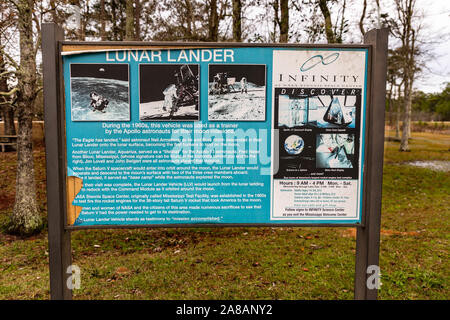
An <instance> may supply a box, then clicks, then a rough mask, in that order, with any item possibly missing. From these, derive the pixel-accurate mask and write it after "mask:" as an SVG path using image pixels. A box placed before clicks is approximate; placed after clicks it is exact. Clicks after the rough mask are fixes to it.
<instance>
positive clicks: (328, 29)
mask: <svg viewBox="0 0 450 320" xmlns="http://www.w3.org/2000/svg"><path fill="white" fill-rule="evenodd" d="M327 1H328V0H319V8H320V11H321V12H322V15H323V18H324V20H325V34H326V36H327V41H328V43H336V36H335V34H334V32H333V24H332V22H331V14H330V10H329V9H328V6H327Z"/></svg>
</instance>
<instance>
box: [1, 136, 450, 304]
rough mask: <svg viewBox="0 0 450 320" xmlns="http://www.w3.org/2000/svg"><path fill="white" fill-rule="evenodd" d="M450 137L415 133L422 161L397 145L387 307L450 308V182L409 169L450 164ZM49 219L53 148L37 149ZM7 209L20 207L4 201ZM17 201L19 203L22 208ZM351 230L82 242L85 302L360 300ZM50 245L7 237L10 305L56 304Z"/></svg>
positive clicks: (110, 235)
mask: <svg viewBox="0 0 450 320" xmlns="http://www.w3.org/2000/svg"><path fill="white" fill-rule="evenodd" d="M449 143H450V141H449V136H448V135H439V134H429V133H417V134H414V136H413V139H411V148H412V151H411V152H403V153H401V152H398V143H396V142H387V143H386V148H385V167H384V175H383V203H382V236H381V248H380V268H381V273H382V283H383V285H382V287H381V290H380V291H379V297H380V299H449V298H450V294H449V284H450V281H449V277H448V270H450V266H449V262H448V261H450V259H449V240H450V239H449V235H450V232H449V221H450V216H449V215H450V211H449V209H448V208H449V207H450V199H449V196H448V195H449V194H450V174H449V172H437V171H432V170H429V169H424V168H416V167H413V166H409V165H407V164H405V163H406V162H408V161H413V160H441V161H449V160H450V159H449V153H450V152H449V147H450V145H449ZM35 156H36V158H37V163H36V168H37V169H36V176H37V183H38V186H39V187H40V190H39V195H38V197H39V201H40V206H41V209H42V210H43V212H45V207H46V205H45V188H44V186H45V171H44V169H43V168H44V162H43V161H44V157H43V149H42V147H40V148H38V149H37V150H36V153H35ZM14 161H15V160H14V157H13V155H11V154H0V168H1V169H0V171H2V177H5V178H3V179H2V181H0V224H4V222H5V221H7V218H6V215H7V213H8V212H9V210H11V208H12V202H11V201H12V200H13V199H14V187H13V185H14V168H15V163H14ZM4 199H5V200H6V201H8V202H4ZM11 199H12V200H11ZM352 231H353V229H348V228H182V229H123V230H84V231H77V232H73V233H72V249H73V252H72V256H73V262H74V264H76V265H78V266H79V267H80V268H81V288H80V289H77V290H75V291H74V298H75V299H352V298H353V276H354V256H355V244H356V242H355V238H354V237H353V236H352V235H353V233H352ZM47 245H48V242H47V234H46V232H43V233H42V234H41V235H38V236H34V237H31V238H27V239H21V238H18V237H15V236H9V235H6V234H4V233H0V299H48V297H49V274H48V246H47Z"/></svg>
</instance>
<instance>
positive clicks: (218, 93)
mask: <svg viewBox="0 0 450 320" xmlns="http://www.w3.org/2000/svg"><path fill="white" fill-rule="evenodd" d="M42 33H43V36H42V47H43V65H44V103H45V124H46V126H45V141H46V157H47V197H48V228H49V231H48V232H49V251H50V252H49V255H50V261H49V262H50V289H51V290H50V291H51V298H52V299H71V298H72V292H71V289H70V288H71V287H72V286H71V285H70V281H71V279H72V277H71V270H72V268H71V244H70V232H71V231H75V230H80V229H99V228H132V227H139V228H142V227H205V226H206V227H228V226H233V227H239V226H246V227H258V226H261V227H267V226H270V227H285V226H287V227H305V226H314V227H315V226H321V227H330V226H332V227H356V228H357V249H356V269H355V299H376V292H377V289H376V288H373V287H370V288H368V287H367V285H366V282H367V280H368V279H369V277H368V274H367V272H368V267H369V266H372V265H374V266H378V256H379V240H380V239H379V232H380V214H381V182H382V180H381V179H382V169H383V138H384V103H385V83H386V61H387V36H388V32H387V29H381V30H372V31H370V32H368V33H367V34H366V36H365V43H364V44H360V45H297V44H244V43H148V42H99V43H98V42H95V43H94V42H69V41H64V34H63V30H62V28H60V27H59V26H57V25H55V24H53V23H45V24H43V26H42ZM63 56H64V57H63ZM180 61H184V62H183V63H180ZM336 61H337V62H336ZM230 83H231V85H230ZM102 88H109V89H108V90H110V91H109V92H107V91H105V92H101V90H102ZM110 88H115V89H114V90H111V89H110ZM104 90H106V89H104ZM97 91H98V92H97ZM162 93H163V94H164V95H163V94H162ZM103 95H104V96H103ZM230 96H233V99H229V97H230ZM108 99H109V100H108ZM110 100H111V101H110ZM218 101H219V102H220V103H218ZM230 101H231V102H230ZM233 101H239V107H238V110H239V111H241V109H242V108H248V110H247V109H246V111H251V112H246V113H242V112H237V113H235V114H232V113H231V111H232V110H235V109H233V108H235V107H236V106H233V105H231V103H234V102H233ZM108 103H109V105H108ZM221 103H222V104H221ZM224 104H225V105H226V106H225V108H224V107H223V105H224ZM221 105H222V107H221ZM217 106H219V107H217ZM221 108H222V109H221ZM108 110H114V112H108ZM230 110H231V111H230ZM167 128H182V130H178V129H176V130H175V129H167ZM219 128H220V129H222V128H226V130H223V131H220V130H218V129H219ZM229 128H233V129H231V130H230V129H229ZM199 129H201V130H199ZM234 129H236V130H234ZM196 130H197V131H196ZM208 130H210V131H211V132H213V131H214V132H216V133H217V132H219V133H217V136H214V139H215V140H214V139H212V138H207V139H206V140H205V141H209V140H210V139H212V140H211V141H214V143H215V144H213V143H211V144H208V145H206V146H205V149H203V147H204V145H205V144H204V143H203V142H202V141H203V139H204V138H203V137H204V136H203V132H208ZM246 130H247V131H246ZM258 130H259V131H258ZM235 131H236V132H237V135H236V136H233V135H235V134H236V132H235ZM186 132H187V133H186ZM195 132H197V133H195ZM198 132H201V133H200V134H199V133H198ZM230 132H231V133H230ZM261 132H262V133H261ZM225 133H227V134H229V135H227V134H225ZM183 134H184V136H183ZM191 134H194V135H193V138H194V140H195V139H197V142H196V143H197V145H200V152H199V149H195V148H196V147H193V145H194V143H192V142H190V141H191ZM195 134H197V135H195ZM205 134H206V137H209V136H207V135H208V134H212V135H214V133H210V132H208V133H205ZM199 135H200V138H199ZM258 135H261V136H258ZM230 136H231V140H227V141H226V144H224V145H222V144H221V141H222V138H224V141H225V139H228V138H229V137H230ZM169 138H170V139H169ZM159 139H161V141H163V142H162V143H159V142H160V140H159ZM198 139H200V140H198ZM234 139H236V140H234ZM239 139H241V140H240V141H242V139H244V140H243V141H244V144H243V145H242V144H241V148H244V149H245V148H246V146H247V145H246V143H245V141H248V149H249V150H247V149H245V150H238V148H239V145H238V143H236V150H235V149H234V148H235V145H234V143H235V141H238V140H239ZM250 140H251V141H259V142H258V143H257V144H256V145H252V146H251V143H250ZM155 141H156V142H155ZM199 141H200V142H199ZM230 141H231V142H230ZM186 142H188V143H186ZM165 143H168V146H166V144H165ZM217 145H220V148H222V149H220V148H218V147H217ZM186 146H187V147H186ZM230 146H231V147H232V151H233V152H232V157H231V158H232V161H235V158H236V159H238V153H239V154H242V153H241V151H244V152H243V154H244V155H246V156H248V160H245V159H246V158H245V157H244V160H243V162H238V163H239V164H240V165H235V162H231V163H229V162H228V160H230V158H226V160H227V162H226V163H223V162H220V161H219V162H217V163H221V164H220V165H215V163H216V162H214V161H212V162H211V157H209V156H211V155H212V154H215V155H217V154H219V155H220V156H222V155H221V151H222V150H223V149H224V148H225V149H226V150H227V151H229V149H228V148H230ZM242 146H243V147H242ZM255 146H256V147H255ZM183 148H187V149H183ZM191 148H193V149H194V150H193V152H192V153H191V151H192V150H191ZM208 148H209V149H208ZM211 148H212V149H213V150H214V152H213V153H211V154H210V153H206V150H209V151H210V150H211ZM216 148H218V149H216ZM251 148H253V149H252V150H251V151H252V152H250V149H251ZM255 148H256V149H255ZM254 149H255V150H254ZM264 149H265V151H268V153H270V154H269V155H265V154H263V151H261V150H264ZM209 151H208V152H209ZM238 151H239V152H238ZM123 154H125V155H124V156H123ZM199 154H201V155H202V156H203V155H206V156H207V157H206V158H198V155H199ZM228 154H229V153H228ZM255 154H256V155H257V157H258V160H259V161H260V162H258V163H256V162H250V160H249V159H250V155H251V156H253V157H255V156H254V155H255ZM261 154H262V155H261ZM129 155H130V156H129ZM135 155H139V157H136V156H135ZM186 155H187V158H186ZM264 156H266V157H265V158H264ZM191 157H192V158H191ZM208 157H209V158H208ZM261 158H263V159H262V160H261ZM125 159H126V160H125ZM143 159H144V160H143ZM192 159H194V160H192ZM218 159H219V158H215V159H213V160H218ZM224 159H225V157H224V158H220V160H221V161H224ZM254 159H255V158H253V160H254ZM241 160H242V159H239V161H241ZM245 161H247V162H248V163H247V162H245ZM255 161H256V160H255ZM124 163H126V166H125V165H124ZM242 163H243V164H242ZM174 164H175V165H174ZM199 164H200V165H199ZM247 165H248V167H247ZM178 166H179V167H180V168H181V169H179V167H178ZM275 167H276V168H275ZM135 168H136V169H135ZM255 168H256V169H255ZM133 170H135V171H136V172H134V171H133ZM246 170H247V171H246ZM252 170H253V171H252ZM216 172H217V174H215V173H216ZM183 175H184V176H183ZM221 175H222V176H221ZM165 176H169V178H168V179H167V180H166V178H165ZM197 176H199V177H201V178H202V179H205V180H204V181H208V182H209V185H207V183H206V182H205V183H204V184H202V183H198V184H196V182H198V181H197V180H196V179H197V178H196V177H197ZM223 177H225V178H223ZM155 179H156V180H155ZM158 179H160V180H158ZM177 179H178V180H177ZM207 179H209V180H207ZM199 180H201V179H199ZM229 181H231V182H229ZM141 183H142V185H141ZM203 187H205V188H203ZM216 187H217V189H215V188H216ZM322 194H323V197H322ZM330 195H333V197H332V198H330ZM222 196H223V197H225V198H224V200H223V201H222V200H221V199H222V198H221V197H222ZM200 198H201V199H200ZM210 198H211V201H210V200H209V199H210ZM180 199H181V200H180ZM204 199H208V200H204ZM330 199H331V200H330ZM199 203H200V205H198V204H199ZM204 203H207V204H206V205H204V206H203V204H204ZM155 204H157V205H155ZM221 205H222V206H221ZM169 207H170V210H169ZM369 276H370V275H369Z"/></svg>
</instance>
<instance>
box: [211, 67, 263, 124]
mask: <svg viewBox="0 0 450 320" xmlns="http://www.w3.org/2000/svg"><path fill="white" fill-rule="evenodd" d="M208 120H210V121H265V120H266V66H265V65H263V64H240V65H237V64H233V65H230V64H227V65H221V64H210V65H209V86H208Z"/></svg>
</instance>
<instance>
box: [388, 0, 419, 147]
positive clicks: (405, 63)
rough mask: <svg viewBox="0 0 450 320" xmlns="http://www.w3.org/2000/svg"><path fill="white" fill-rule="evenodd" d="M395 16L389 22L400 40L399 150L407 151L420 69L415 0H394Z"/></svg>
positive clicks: (393, 33)
mask: <svg viewBox="0 0 450 320" xmlns="http://www.w3.org/2000/svg"><path fill="white" fill-rule="evenodd" d="M394 1H395V9H396V15H397V16H396V18H395V19H391V20H390V21H389V22H390V23H389V24H390V30H391V33H392V35H393V36H394V37H396V38H397V39H398V40H399V41H400V47H399V48H398V49H397V50H398V52H399V56H400V57H401V59H399V60H400V66H401V71H402V84H403V90H402V91H403V94H404V99H403V112H404V116H403V130H402V137H401V142H400V151H409V149H410V148H409V141H408V140H409V138H410V134H411V112H412V98H413V95H412V89H413V83H414V79H415V77H416V75H417V73H418V71H419V70H420V68H419V66H418V61H417V57H418V55H419V50H418V48H417V36H418V32H419V30H420V28H421V26H420V21H418V18H417V12H416V1H415V0H394Z"/></svg>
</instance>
